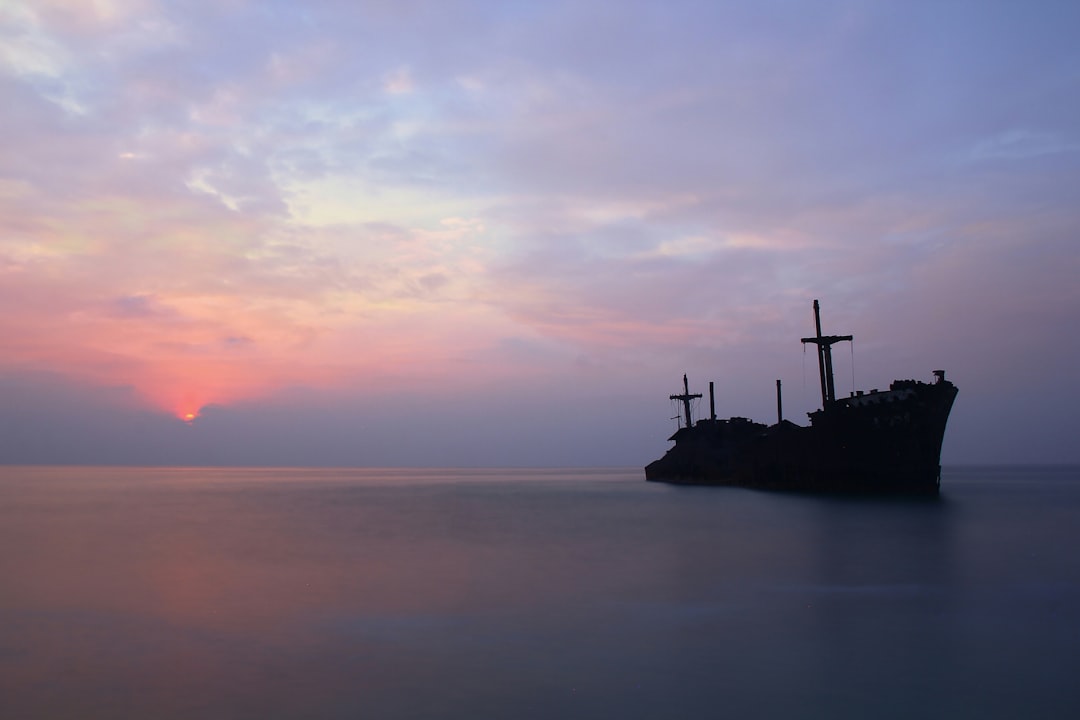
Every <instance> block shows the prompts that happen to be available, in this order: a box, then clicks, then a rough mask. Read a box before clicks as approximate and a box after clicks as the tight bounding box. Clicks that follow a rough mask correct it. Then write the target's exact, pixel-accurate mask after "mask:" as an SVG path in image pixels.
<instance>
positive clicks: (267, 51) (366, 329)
mask: <svg viewBox="0 0 1080 720" xmlns="http://www.w3.org/2000/svg"><path fill="white" fill-rule="evenodd" d="M1078 30H1080V4H1077V3H1075V2H1071V1H1064V2H1055V1H1050V0H1032V1H1029V2H1024V3H1019V2H1012V1H1008V2H996V1H994V0H973V1H971V2H964V1H954V0H935V1H933V2H921V1H919V0H908V1H902V2H888V1H882V2H869V1H863V0H820V1H815V2H809V1H808V0H803V1H801V2H794V1H788V0H778V1H774V0H764V1H761V2H753V3H749V2H726V1H724V0H708V1H702V2H697V1H692V0H671V1H669V2H664V3H659V2H638V1H636V0H573V1H572V2H571V1H568V2H562V1H561V0H544V1H543V2H525V1H517V2H515V1H513V0H507V1H505V2H504V1H499V2H496V1H494V0H489V1H475V2H468V1H456V0H431V1H428V0H392V1H391V0H386V1H383V0H378V1H372V2H363V1H356V2H352V1H346V0H321V1H320V0H313V1H311V2H303V3H301V2H291V1H289V2H274V1H272V0H258V1H256V0H251V1H247V0H205V1H204V0H190V1H185V2H168V1H166V0H77V1H75V0H33V2H22V1H21V0H0V108H2V109H0V337H2V338H3V339H2V342H0V462H4V463H117V464H182V465H214V464H225V465H232V464H253V465H328V466H334V465H376V466H381V465H405V466H410V465H414V466H430V465H453V466H499V465H516V466H517V465H524V466H530V465H541V466H565V465H618V466H639V465H643V464H645V463H646V462H648V461H650V460H653V459H655V458H656V457H659V456H660V455H662V454H663V452H664V451H665V450H666V449H667V447H668V446H669V444H668V443H667V441H666V438H667V437H668V436H669V435H670V434H671V432H672V431H673V430H674V428H675V422H676V421H674V420H673V419H672V417H673V415H675V414H676V413H675V410H674V409H673V408H672V406H671V403H670V401H669V399H668V396H669V395H670V394H672V393H675V392H678V391H679V390H680V389H681V379H682V375H683V373H687V374H688V376H689V378H690V384H691V391H692V392H707V383H708V382H709V381H715V384H716V396H717V406H718V407H717V412H718V414H719V415H721V416H724V417H726V416H745V417H751V418H754V419H756V420H759V421H770V422H771V421H772V420H773V419H774V418H775V381H776V379H781V380H782V382H783V386H784V406H785V414H786V416H787V417H788V418H789V419H792V420H795V421H796V422H801V423H804V422H805V421H806V415H805V413H806V412H808V411H811V410H813V409H815V408H816V407H817V406H818V404H819V403H820V395H819V391H818V385H817V368H816V364H815V363H816V357H815V356H814V354H813V353H812V352H811V354H810V355H807V353H806V351H805V350H804V348H803V346H802V345H801V343H799V338H800V337H803V336H807V335H810V334H812V333H813V315H812V311H811V303H812V301H813V299H815V298H818V299H820V301H821V307H822V320H823V324H824V330H825V332H826V333H833V334H852V335H854V338H855V339H854V342H853V343H851V344H850V347H849V346H847V345H837V346H835V347H834V353H835V362H836V372H837V391H838V393H839V394H847V393H848V392H850V391H851V390H853V389H866V390H869V389H873V388H879V387H886V386H887V385H888V383H889V382H890V381H891V380H893V379H896V378H915V379H920V380H927V381H929V380H931V379H932V372H933V371H934V370H937V369H945V370H946V372H947V377H948V378H949V379H950V380H952V381H954V382H955V383H956V384H957V386H958V387H959V389H960V394H959V396H958V398H957V401H956V405H955V406H954V410H953V415H952V417H951V419H950V424H949V427H948V430H947V432H946V436H945V447H944V450H943V453H942V461H943V463H946V464H949V463H954V464H959V463H1070V462H1071V463H1076V462H1080V442H1077V440H1076V438H1077V437H1080V422H1078V421H1077V419H1076V417H1077V416H1076V408H1077V406H1078V405H1080V380H1078V379H1077V372H1078V370H1077V368H1078V367H1080V336H1078V333H1077V328H1078V327H1080V322H1078V321H1080V282H1078V281H1077V278H1078V277H1080V237H1078V236H1080V43H1077V42H1076V37H1077V31H1078Z"/></svg>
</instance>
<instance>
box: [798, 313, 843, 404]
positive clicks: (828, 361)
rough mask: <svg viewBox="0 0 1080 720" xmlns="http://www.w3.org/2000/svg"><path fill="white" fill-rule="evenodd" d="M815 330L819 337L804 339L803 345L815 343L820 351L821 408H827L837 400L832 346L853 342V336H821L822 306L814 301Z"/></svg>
mask: <svg viewBox="0 0 1080 720" xmlns="http://www.w3.org/2000/svg"><path fill="white" fill-rule="evenodd" d="M814 328H815V329H816V330H817V336H816V337H811V338H803V339H802V342H803V344H806V343H813V344H815V345H817V351H818V374H819V375H820V376H821V407H822V408H827V407H828V406H829V403H831V402H833V401H835V400H836V385H835V384H834V383H833V369H832V346H833V343H838V342H842V341H851V340H853V339H854V338H853V337H852V336H851V335H822V334H821V306H820V305H819V304H818V301H817V300H815V301H814Z"/></svg>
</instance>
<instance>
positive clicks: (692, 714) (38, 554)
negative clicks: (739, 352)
mask: <svg viewBox="0 0 1080 720" xmlns="http://www.w3.org/2000/svg"><path fill="white" fill-rule="evenodd" d="M943 487H944V492H943V496H942V497H941V499H940V500H938V501H883V500H853V499H835V498H832V499H828V498H818V497H809V496H800V495H785V494H774V493H764V492H754V491H748V490H741V489H732V488H679V487H669V486H665V485H655V484H651V483H646V482H644V480H643V473H642V472H641V470H640V469H615V470H609V469H605V470H352V469H349V470H308V469H300V470H293V469H191V468H183V469H179V468H178V469H156V468H152V469H147V468H10V467H9V468H0V717H4V718H20V719H22V718H80V719H83V718H140V719H143V718H162V719H163V718H200V719H204V718H230V719H231V718H260V719H262V718H468V719H478V718H510V719H519V718H525V719H528V718H545V719H546V718H620V719H621V718H679V717H682V718H704V717H739V718H748V717H783V718H788V717H822V718H845V717H849V718H866V717H875V718H905V719H906V718H912V717H920V718H926V717H941V718H944V717H949V718H952V717H971V718H991V717H999V718H1019V717H1028V718H1034V717H1039V718H1046V717H1057V718H1075V717H1080V682H1078V678H1080V522H1078V520H1080V469H1077V468H1045V469H1031V468H956V469H946V472H945V475H944V481H943Z"/></svg>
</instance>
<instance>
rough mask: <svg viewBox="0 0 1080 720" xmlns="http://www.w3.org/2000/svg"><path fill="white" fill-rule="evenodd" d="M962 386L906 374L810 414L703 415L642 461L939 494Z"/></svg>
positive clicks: (710, 481) (692, 478)
mask: <svg viewBox="0 0 1080 720" xmlns="http://www.w3.org/2000/svg"><path fill="white" fill-rule="evenodd" d="M956 393H957V390H956V386H955V385H953V384H952V383H951V382H948V381H946V380H941V381H938V382H936V383H921V382H918V383H917V382H914V381H900V382H896V383H893V386H892V388H890V390H888V391H886V392H881V393H870V394H866V395H862V396H857V397H855V398H848V399H846V400H841V401H837V404H836V405H835V406H834V407H832V408H830V410H829V411H828V412H826V411H821V410H819V411H818V412H817V413H813V414H812V415H811V422H812V424H811V425H809V426H799V425H795V424H794V423H790V422H786V421H782V422H779V423H777V424H775V425H772V426H766V425H763V424H761V423H753V422H750V421H748V420H744V419H742V418H732V419H730V420H716V421H711V420H701V421H698V423H697V424H696V425H694V426H693V427H691V428H683V429H682V430H680V431H679V432H677V433H676V434H675V435H674V436H673V438H672V439H673V440H675V443H676V444H675V446H674V447H672V448H671V449H670V450H669V451H668V452H667V454H666V455H664V457H662V458H660V459H659V460H656V461H655V462H652V463H650V464H649V465H647V466H646V467H645V478H646V479H647V480H652V481H658V482H671V483H684V484H697V485H738V486H743V487H753V488H763V489H771V490H794V491H803V492H842V493H905V494H936V493H937V492H938V489H939V487H940V480H941V464H940V458H941V445H942V440H943V438H944V434H945V425H946V422H947V421H948V417H949V411H950V410H951V408H952V404H953V400H954V399H955V398H956Z"/></svg>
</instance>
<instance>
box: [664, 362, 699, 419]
mask: <svg viewBox="0 0 1080 720" xmlns="http://www.w3.org/2000/svg"><path fill="white" fill-rule="evenodd" d="M682 387H683V394H682V395H668V397H669V398H671V399H672V400H681V401H682V404H683V412H684V413H685V414H686V427H690V401H691V400H693V399H695V398H699V397H701V393H697V394H696V395H691V394H690V383H689V381H687V379H686V375H685V374H684V375H683V376H682Z"/></svg>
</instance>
